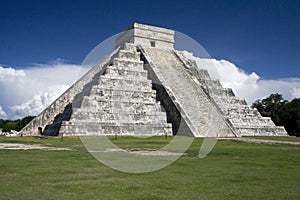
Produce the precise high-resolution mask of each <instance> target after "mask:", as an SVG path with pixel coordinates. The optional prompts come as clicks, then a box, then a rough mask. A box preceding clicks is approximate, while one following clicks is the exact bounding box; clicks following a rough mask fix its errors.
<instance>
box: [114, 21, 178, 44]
mask: <svg viewBox="0 0 300 200" xmlns="http://www.w3.org/2000/svg"><path fill="white" fill-rule="evenodd" d="M125 43H133V44H136V45H138V44H139V45H142V46H144V47H157V48H162V49H163V48H174V31H173V30H170V29H166V28H160V27H156V26H150V25H145V24H139V23H134V24H133V25H132V26H130V27H129V28H128V30H126V31H124V32H123V33H121V34H120V35H119V36H118V37H117V39H116V47H119V46H121V47H123V46H124V44H125Z"/></svg>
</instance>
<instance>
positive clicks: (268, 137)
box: [247, 136, 300, 142]
mask: <svg viewBox="0 0 300 200" xmlns="http://www.w3.org/2000/svg"><path fill="white" fill-rule="evenodd" d="M247 138H254V139H263V140H280V141H289V142H300V137H295V136H289V137H278V136H274V137H272V136H271V137H270V136H255V137H247Z"/></svg>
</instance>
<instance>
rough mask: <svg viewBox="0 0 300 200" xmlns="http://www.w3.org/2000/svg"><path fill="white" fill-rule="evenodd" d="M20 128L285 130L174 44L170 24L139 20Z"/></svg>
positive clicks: (201, 132)
mask: <svg viewBox="0 0 300 200" xmlns="http://www.w3.org/2000/svg"><path fill="white" fill-rule="evenodd" d="M21 134H22V135H39V134H43V135H48V136H58V135H63V136H88V135H116V134H117V135H145V136H146V135H147V136H152V135H187V136H193V137H240V136H286V135H287V133H286V131H285V129H284V128H283V127H279V126H275V125H274V123H273V122H272V120H271V119H270V118H267V117H262V116H261V115H260V113H259V112H258V111H257V110H256V109H253V108H250V107H248V106H247V104H246V102H245V100H244V99H243V98H238V97H236V96H235V95H234V93H233V91H232V90H231V89H226V88H223V87H222V85H221V84H220V82H219V81H218V80H214V79H212V78H211V77H210V75H209V73H208V71H207V70H204V69H199V67H198V66H197V65H196V62H194V61H193V60H190V59H188V58H186V57H185V56H184V54H183V52H181V51H177V50H175V49H174V31H173V30H169V29H165V28H160V27H155V26H149V25H144V24H138V23H134V24H133V25H132V26H131V27H130V28H129V29H128V30H127V31H125V32H123V33H122V34H120V35H119V36H118V37H117V39H116V48H115V50H114V51H113V52H111V54H109V55H107V56H106V57H105V58H104V59H103V60H102V61H101V62H99V63H98V64H96V65H95V66H94V67H93V68H92V69H91V70H89V71H88V72H87V73H86V74H85V75H84V76H83V77H82V78H81V79H79V80H78V81H77V82H76V83H75V84H73V85H72V86H71V87H70V88H69V89H68V90H67V91H66V92H65V93H63V94H62V95H61V96H60V97H59V98H57V99H56V100H55V101H54V102H53V103H52V104H51V105H50V106H48V107H47V108H46V109H45V110H44V111H42V112H41V113H40V114H39V115H38V116H37V117H36V118H35V119H33V120H32V121H31V122H30V123H29V124H28V125H27V126H26V127H24V128H23V129H22V130H21Z"/></svg>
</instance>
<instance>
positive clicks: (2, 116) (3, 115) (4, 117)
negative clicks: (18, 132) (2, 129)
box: [0, 106, 7, 119]
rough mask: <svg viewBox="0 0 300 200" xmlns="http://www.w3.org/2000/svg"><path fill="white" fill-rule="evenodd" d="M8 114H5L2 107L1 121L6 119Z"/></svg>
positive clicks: (0, 112)
mask: <svg viewBox="0 0 300 200" xmlns="http://www.w3.org/2000/svg"><path fill="white" fill-rule="evenodd" d="M6 117H7V114H6V113H5V112H4V110H3V109H2V107H1V106H0V119H6Z"/></svg>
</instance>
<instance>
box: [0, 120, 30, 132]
mask: <svg viewBox="0 0 300 200" xmlns="http://www.w3.org/2000/svg"><path fill="white" fill-rule="evenodd" d="M33 118H34V116H28V117H24V118H23V119H17V120H3V119H0V128H2V131H3V132H10V131H11V130H15V131H20V130H21V129H22V128H23V127H24V126H26V125H27V124H28V123H29V122H30V121H31V120H32V119H33Z"/></svg>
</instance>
